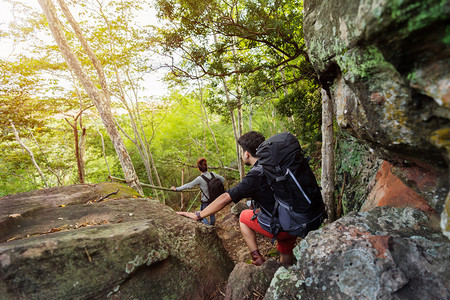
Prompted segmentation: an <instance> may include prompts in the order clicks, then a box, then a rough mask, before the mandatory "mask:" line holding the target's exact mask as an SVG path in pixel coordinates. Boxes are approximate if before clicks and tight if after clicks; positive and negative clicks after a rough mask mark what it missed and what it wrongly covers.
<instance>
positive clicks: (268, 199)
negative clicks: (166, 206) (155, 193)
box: [177, 131, 320, 266]
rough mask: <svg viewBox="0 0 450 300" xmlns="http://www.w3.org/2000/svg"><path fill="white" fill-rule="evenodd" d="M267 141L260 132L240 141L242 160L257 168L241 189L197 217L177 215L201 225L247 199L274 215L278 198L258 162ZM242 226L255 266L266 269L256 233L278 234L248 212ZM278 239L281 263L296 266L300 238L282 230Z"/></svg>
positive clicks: (226, 194) (250, 133) (215, 202)
mask: <svg viewBox="0 0 450 300" xmlns="http://www.w3.org/2000/svg"><path fill="white" fill-rule="evenodd" d="M264 141H265V138H264V136H263V135H262V134H261V133H259V132H256V131H250V132H247V133H245V134H244V135H242V136H241V137H240V138H239V139H238V143H239V145H240V146H241V147H242V150H243V154H242V159H243V161H244V163H245V164H246V165H251V166H253V167H252V169H251V170H250V171H249V172H248V174H247V175H246V176H245V177H244V178H243V179H242V181H241V182H240V183H239V184H238V185H237V186H235V187H232V188H230V189H229V190H228V191H226V192H225V193H223V194H222V195H220V196H219V197H217V198H216V199H215V200H214V201H213V202H212V203H211V204H210V205H209V206H208V207H206V208H205V209H204V210H202V211H198V212H195V213H190V212H177V214H179V215H183V216H186V217H189V218H191V219H193V220H197V221H201V220H202V218H205V217H208V216H210V215H212V214H215V213H217V212H218V211H220V210H221V209H223V208H224V207H225V206H227V205H228V204H229V203H230V202H231V201H233V202H234V203H237V202H239V201H240V200H241V199H243V198H251V199H252V200H253V201H254V202H255V204H256V205H257V206H258V207H260V209H261V212H260V214H264V213H265V212H266V211H267V212H273V211H274V207H275V204H276V201H275V199H274V194H273V192H272V189H271V188H270V186H269V184H268V182H267V178H266V176H265V175H264V172H263V168H262V166H260V165H259V164H258V158H257V156H256V151H257V148H258V146H259V145H260V144H261V143H263V142H264ZM269 214H270V213H269ZM266 217H267V216H266ZM270 218H271V217H269V220H270ZM239 222H240V229H241V232H242V235H243V237H244V240H245V242H246V244H247V246H248V248H249V250H250V255H251V257H252V263H253V264H254V265H257V266H260V265H262V264H263V263H264V261H265V258H264V257H263V255H261V253H260V252H259V250H258V245H257V242H256V232H258V233H261V234H263V235H264V236H266V237H269V238H273V237H274V234H273V233H272V232H270V231H268V230H266V229H263V228H262V227H261V225H260V222H258V214H255V213H254V211H253V210H251V209H248V210H244V211H243V212H242V213H241V215H240V219H239ZM319 225H320V224H319ZM266 228H267V227H266ZM312 229H316V228H311V230H312ZM305 235H306V233H305ZM275 239H276V240H277V241H278V244H277V249H278V251H279V252H280V254H281V258H280V260H281V263H282V264H284V265H292V263H293V252H292V250H293V248H294V246H295V241H296V239H297V236H294V235H291V234H289V233H287V232H285V231H283V230H281V231H279V232H277V233H275Z"/></svg>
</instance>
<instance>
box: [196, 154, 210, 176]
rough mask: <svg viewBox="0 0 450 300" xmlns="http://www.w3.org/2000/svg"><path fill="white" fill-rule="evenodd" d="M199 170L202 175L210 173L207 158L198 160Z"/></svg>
mask: <svg viewBox="0 0 450 300" xmlns="http://www.w3.org/2000/svg"><path fill="white" fill-rule="evenodd" d="M197 168H198V169H199V170H200V172H202V173H203V172H206V171H208V164H207V163H206V158H204V157H201V158H199V159H198V160H197Z"/></svg>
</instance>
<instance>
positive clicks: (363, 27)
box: [303, 0, 450, 232]
mask: <svg viewBox="0 0 450 300" xmlns="http://www.w3.org/2000/svg"><path fill="white" fill-rule="evenodd" d="M449 20H450V4H449V2H448V1H441V0H424V1H413V0H403V1H386V0H381V1H379V0H362V1H353V0H345V1H338V2H336V1H320V0H308V1H305V3H304V25H303V28H304V35H305V41H306V44H307V48H308V55H309V58H310V60H311V62H312V63H313V65H314V68H315V70H316V73H317V74H318V75H319V79H320V81H321V84H322V86H323V87H324V88H325V89H326V90H327V92H328V93H329V95H330V97H331V99H332V100H333V103H334V109H335V114H336V120H337V123H338V124H339V126H340V127H341V128H344V129H345V130H347V131H348V132H349V133H351V134H352V135H353V136H354V137H356V138H357V139H358V140H360V141H364V142H365V143H366V144H367V145H369V146H370V147H371V148H372V149H374V151H376V153H377V155H378V156H379V157H380V158H381V159H383V160H386V161H388V162H389V163H391V164H392V165H393V166H394V168H403V170H402V172H404V173H412V172H408V171H407V170H405V168H409V167H412V168H415V169H416V170H417V169H420V170H421V172H422V173H423V174H431V175H430V176H433V174H443V177H444V180H441V181H438V182H437V183H438V186H437V188H436V189H431V190H421V186H420V185H415V183H414V182H411V183H412V186H410V187H411V188H413V189H414V190H415V191H416V192H417V193H418V194H419V195H420V196H421V197H423V198H424V199H425V200H426V201H427V202H428V203H429V204H430V205H431V206H432V207H433V209H435V210H436V211H438V212H439V213H441V212H442V213H443V218H442V220H443V227H444V232H447V231H448V230H449V229H450V222H449V219H448V211H449V209H450V208H449V206H450V203H447V207H446V208H444V205H443V204H444V201H445V197H447V202H448V201H450V195H449V194H448V189H449V187H448V181H449V175H448V162H450V142H449V141H450V121H449V119H450V59H449V57H450V47H449V44H450V36H449V33H448V32H449V31H448V26H447V25H446V24H448V22H449ZM396 175H397V177H400V178H402V177H403V176H402V175H401V174H396ZM427 176H428V175H427ZM425 181H426V180H425ZM414 185H415V186H414ZM442 191H444V192H442ZM445 195H447V196H445Z"/></svg>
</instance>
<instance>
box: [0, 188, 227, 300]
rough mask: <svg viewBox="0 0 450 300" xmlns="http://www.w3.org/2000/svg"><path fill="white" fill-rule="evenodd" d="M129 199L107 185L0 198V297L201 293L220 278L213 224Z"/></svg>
mask: <svg viewBox="0 0 450 300" xmlns="http://www.w3.org/2000/svg"><path fill="white" fill-rule="evenodd" d="M117 190H118V193H117V194H116V195H111V196H110V197H108V198H106V199H105V201H101V202H95V201H96V200H98V199H100V198H101V197H102V196H106V195H107V194H109V193H111V192H115V191H117ZM134 197H139V196H138V195H137V194H136V193H135V192H134V191H133V190H131V189H129V188H128V187H124V186H122V185H119V184H110V183H107V184H98V185H76V186H69V187H60V188H53V189H48V190H40V191H34V192H30V193H22V194H17V195H13V196H6V197H3V198H1V199H0V207H1V209H0V212H1V216H0V222H1V223H0V224H1V226H2V227H1V232H0V234H1V242H0V295H1V296H0V298H1V299H204V298H206V297H207V296H208V295H209V294H210V293H211V292H212V291H214V290H215V288H216V285H217V284H219V283H221V282H223V281H226V280H227V278H228V275H229V273H230V272H231V271H232V270H233V267H234V264H233V262H232V261H231V259H230V258H229V256H228V254H227V253H226V251H225V250H224V248H223V246H222V243H221V241H220V239H219V238H218V237H217V235H216V233H215V231H214V229H213V228H210V227H207V226H205V225H202V224H200V223H197V222H194V221H192V220H190V219H187V218H184V217H181V216H178V215H177V214H175V212H174V211H173V210H171V209H170V208H169V207H167V206H164V205H161V204H160V203H158V202H157V201H152V200H149V199H143V198H134Z"/></svg>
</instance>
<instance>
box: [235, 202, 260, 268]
mask: <svg viewBox="0 0 450 300" xmlns="http://www.w3.org/2000/svg"><path fill="white" fill-rule="evenodd" d="M252 216H253V211H252V210H250V209H248V210H244V211H242V212H241V216H240V218H239V226H240V228H241V232H242V236H243V237H244V240H245V243H246V244H247V247H248V249H249V250H250V255H251V257H252V264H254V265H256V266H260V265H262V264H263V263H264V262H265V261H266V260H265V259H264V256H262V255H261V253H259V250H258V244H257V243H256V232H255V230H254V229H253V228H251V227H250V226H249V225H248V224H252V222H254V221H251V220H250V219H251V218H252Z"/></svg>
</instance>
